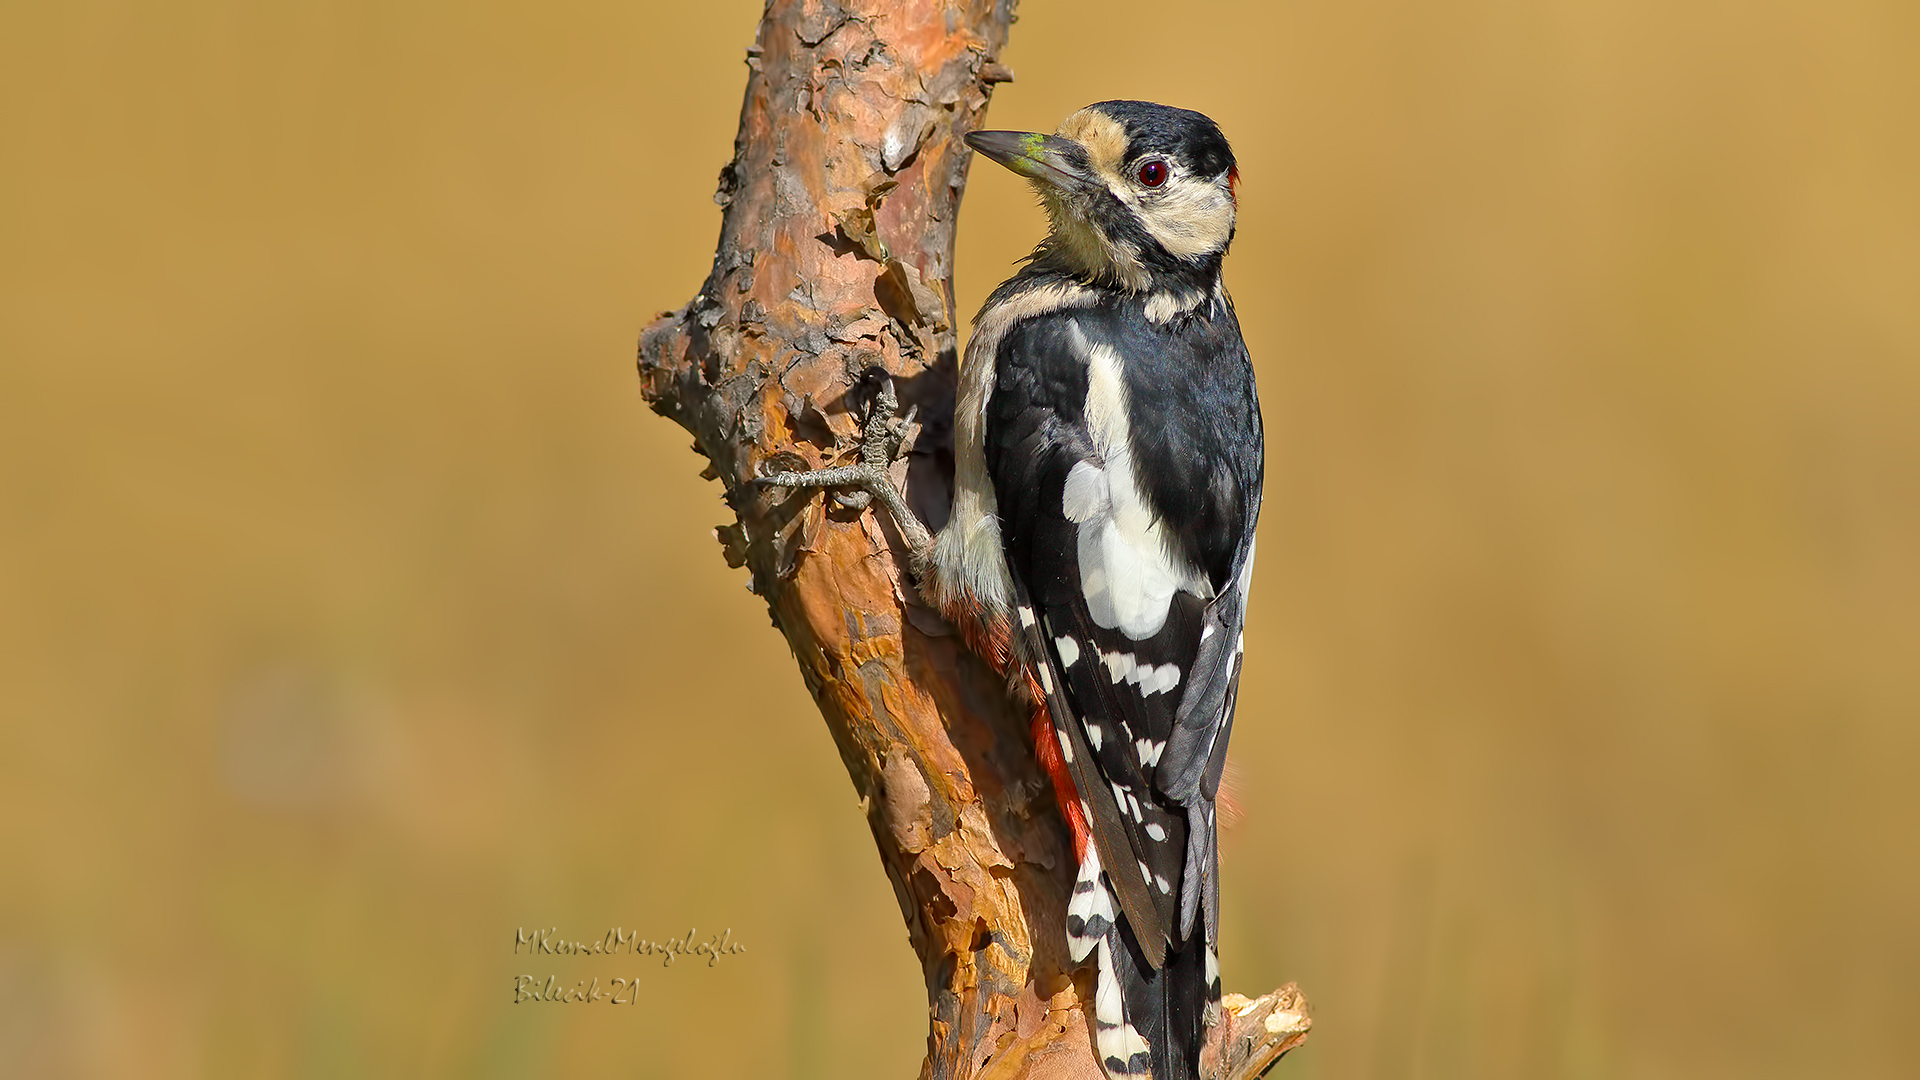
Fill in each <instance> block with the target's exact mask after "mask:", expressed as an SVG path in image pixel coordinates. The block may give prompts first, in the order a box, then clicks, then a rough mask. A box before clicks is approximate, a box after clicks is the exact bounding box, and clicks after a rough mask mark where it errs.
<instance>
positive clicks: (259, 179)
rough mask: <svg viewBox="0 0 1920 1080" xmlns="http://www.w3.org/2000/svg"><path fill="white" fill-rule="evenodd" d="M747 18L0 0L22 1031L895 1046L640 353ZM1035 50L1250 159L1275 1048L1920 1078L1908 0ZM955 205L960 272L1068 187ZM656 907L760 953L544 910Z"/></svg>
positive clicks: (339, 1065)
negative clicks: (541, 989) (1293, 986)
mask: <svg viewBox="0 0 1920 1080" xmlns="http://www.w3.org/2000/svg"><path fill="white" fill-rule="evenodd" d="M758 7H759V5H757V4H754V3H751V2H747V0H729V2H726V3H718V2H712V0H709V2H705V3H700V4H692V3H681V4H669V3H645V2H642V3H632V2H628V3H605V2H594V0H556V2H553V3H549V4H544V5H525V4H521V5H508V4H495V3H479V4H473V3H460V4H456V3H447V2H432V0H394V2H389V3H350V2H334V3H319V2H310V0H285V2H282V3H277V4H270V5H258V4H248V3H240V2H237V0H177V2H173V3H167V4H159V3H133V2H128V0H117V2H116V0H73V2H63V3H45V2H43V3H32V2H28V3H14V4H8V5H6V6H5V7H4V8H0V146H3V147H4V149H0V1075H4V1076H7V1077H21V1078H29V1077H31V1078H39V1077H156V1078H172V1077H198V1076H210V1077H301V1078H317V1077H362V1076H393V1077H506V1076H514V1077H524V1076H561V1077H614V1076H620V1077H666V1078H678V1077H702V1078H704V1077H715V1078H728V1077H748V1076H753V1077H762V1076H770V1077H795V1078H815V1077H907V1076H911V1075H912V1074H913V1073H914V1071H915V1070H916V1069H917V1067H918V1063H919V1059H920V1056H921V1052H922V1049H923V1045H924V1021H923V1016H924V1011H923V1009H924V1006H923V997H922V990H921V982H920V977H919V971H918V967H917V964H916V963H915V961H914V959H913V956H912V954H911V952H910V951H909V948H908V946H907V941H906V935H905V931H904V929H903V928H902V925H901V922H900V918H899V914H898V911H897V909H896V906H895V903H894V900H893V896H892V893H891V890H890V888H889V887H888V885H887V884H886V881H885V879H884V877H883V875H882V874H881V873H880V871H879V868H878V866H877V865H876V862H875V859H874V857H873V854H872V841H871V838H870V836H869V833H868V830H867V827H866V825H865V823H864V821H863V819H862V816H861V814H860V811H859V809H858V807H857V806H856V805H855V801H854V793H853V790H852V787H851V785H850V784H849V782H848V781H847V779H846V776H845V774H844V772H843V771H842V769H841V767H840V765H839V762H838V759H837V756H836V754H835V752H834V750H833V747H832V744H831V742H830V740H829V739H828V737H827V735H826V732H825V730H824V729H823V728H822V726H821V723H820V721H819V719H818V716H817V715H816V714H815V712H814V710H813V708H812V706H811V703H810V701H809V699H808V698H807V695H806V693H805V691H804V689H803V688H802V686H801V682H800V679H799V678H798V676H797V673H796V672H795V670H794V668H793V667H792V665H791V662H790V661H789V659H788V657H787V653H786V648H785V645H784V643H783V641H782V639H781V638H780V637H779V636H778V635H777V634H776V633H775V632H774V631H773V630H771V629H770V628H769V627H768V625H767V618H766V615H765V612H764V609H763V606H762V604H761V602H760V601H759V600H757V599H756V598H754V597H753V596H751V595H749V594H748V593H747V592H746V591H745V590H744V589H743V588H742V585H743V584H744V581H745V576H744V571H729V570H728V569H726V567H725V566H724V564H723V563H722V561H721V558H720V552H719V550H718V549H717V546H716V545H715V544H714V542H713V540H712V539H711V538H710V536H709V533H708V530H709V528H710V527H711V526H713V525H714V524H717V523H719V522H722V521H724V520H727V519H728V515H727V513H726V511H725V510H724V509H723V508H722V506H721V504H720V502H719V500H718V489H717V487H715V486H714V485H710V484H706V483H703V482H702V481H700V480H699V479H698V478H697V476H696V475H695V474H696V470H697V469H698V468H699V466H700V462H699V461H698V460H697V459H696V458H695V456H694V455H692V454H690V453H688V452H687V449H686V447H687V443H688V437H687V436H685V435H683V434H682V433H681V432H680V431H679V429H678V428H676V427H674V426H673V425H671V424H670V423H668V422H667V421H665V420H662V419H660V418H657V417H655V416H653V415H652V414H650V413H649V412H648V411H647V410H646V408H645V407H644V406H643V405H642V403H641V402H640V400H639V397H638V394H637V392H636V390H635V385H634V375H633V356H634V342H635V338H636V334H637V331H638V330H639V328H640V326H641V325H642V324H643V323H645V322H646V321H647V320H648V319H649V318H651V317H652V316H653V314H654V313H655V312H657V311H659V310H661V309H664V308H670V307H675V306H678V305H679V304H681V303H682V302H684V301H685V300H686V299H687V298H688V297H689V296H691V295H692V293H693V292H694V290H695V289H696V288H697V287H698V285H699V283H700V281H701V280H702V279H703V277H704V276H705V274H706V271H707V266H708V263H709V260H710V259H711V255H712V245H713V242H714V238H715V236H716V234H717V229H718V224H719V211H718V209H717V208H716V207H714V205H713V204H712V202H711V201H710V196H711V194H712V191H713V187H714V178H715V176H716V174H717V172H718V170H719V168H720V166H721V165H722V164H723V163H724V162H725V161H726V160H727V157H728V153H729V148H730V145H731V141H732V138H733V132H734V126H735V121H736V119H737V117H738V112H739V106H740V96H741V90H742V87H743V85H744V76H745V68H744V67H743V66H742V64H741V60H742V58H743V56H744V49H745V47H746V46H747V45H748V44H749V43H750V42H751V40H752V38H753V33H754V27H755V23H756V20H757V18H758V15H759V11H758ZM1004 59H1005V60H1006V62H1007V63H1008V64H1009V65H1010V66H1011V67H1013V68H1014V70H1015V71H1016V73H1017V74H1018V81H1017V82H1015V83H1013V84H1011V85H1009V86H1005V87H1002V88H1000V89H999V91H998V92H997V94H996V97H995V101H994V105H993V108H992V110H991V112H990V114H989V117H988V120H989V122H990V123H991V124H992V125H993V126H998V127H1015V128H1039V129H1051V128H1052V127H1053V126H1054V124H1056V123H1057V122H1058V121H1059V119H1060V118H1061V117H1063V116H1064V115H1066V114H1067V113H1068V112H1070V111H1072V110H1073V109H1075V108H1078V107H1079V106H1081V105H1084V104H1086V103H1088V102H1090V101H1095V100H1099V99H1103V98H1109V97H1120V96H1127V97H1144V98H1152V99H1157V100H1162V101H1166V102H1170V103H1174V104H1179V105H1184V106H1189V107H1193V108H1197V109H1201V110H1203V111H1205V112H1208V113H1210V114H1211V115H1213V116H1214V117H1215V118H1216V119H1218V120H1219V121H1220V123H1221V124H1222V125H1223V127H1224V128H1225V130H1226V131H1227V133H1228V135H1229V136H1230V137H1231V138H1232V139H1233V141H1234V144H1235V146H1236V148H1237V149H1238V151H1239V154H1240V157H1241V162H1242V173H1243V176H1244V182H1243V184H1242V185H1241V201H1242V207H1243V215H1242V218H1241V224H1240V233H1239V241H1238V243H1237V246H1236V248H1235V252H1234V255H1233V257H1232V259H1231V260H1230V261H1229V280H1230V284H1231V285H1232V287H1233V289H1234V294H1235V297H1236V299H1237V301H1238V307H1239V311H1240V315H1241V318H1242V320H1243V323H1244V325H1245V329H1246V333H1247V337H1248V339H1249V341H1250V343H1251V346H1252V349H1253V353H1254V356H1255V358H1256V361H1257V363H1258V365H1259V371H1260V378H1261V387H1262V391H1263V395H1264V404H1265V408H1266V415H1267V423H1268V432H1269V457H1270V465H1269V472H1268V486H1267V494H1268V502H1267V507H1268V509H1267V513H1266V517H1265V519H1264V521H1263V522H1262V538H1261V545H1260V550H1261V555H1262V558H1261V560H1260V566H1259V577H1258V586H1257V588H1256V590H1255V595H1256V601H1255V605H1254V612H1253V617H1252V626H1251V629H1250V632H1249V634H1248V642H1249V650H1250V660H1249V672H1248V675H1247V680H1246V684H1245V686H1244V687H1243V695H1242V702H1241V710H1242V711H1241V721H1240V724H1239V725H1238V728H1237V737H1236V741H1235V759H1234V760H1235V762H1236V768H1237V770H1238V776H1239V794H1240V799H1241V802H1242V803H1243V805H1244V807H1245V815H1244V818H1243V819H1242V820H1241V822H1240V823H1239V824H1238V826H1237V827H1235V828H1234V829H1233V830H1232V831H1231V832H1230V833H1229V834H1228V835H1227V837H1226V841H1225V847H1226V850H1225V860H1226V868H1225V871H1224V880H1225V922H1226V925H1225V929H1224V949H1223V964H1224V967H1225V969H1226V981H1227V984H1228V986H1229V988H1230V989H1237V990H1240V991H1244V992H1248V993H1258V992H1260V991H1263V990H1266V989H1270V988H1272V987H1273V986H1275V985H1277V984H1279V983H1281V982H1283V981H1287V980H1298V981H1299V982H1300V983H1301V985H1302V986H1303V987H1304V988H1305V989H1306V990H1307V992H1308V993H1309V995H1310V996H1311V998H1312V1000H1313V1002H1314V1005H1315V1007H1316V1012H1317V1017H1318V1023H1317V1026H1316V1028H1315V1032H1314V1035H1313V1038H1312V1040H1311V1041H1310V1042H1309V1043H1308V1044H1307V1046H1306V1047H1305V1049H1303V1050H1301V1051H1299V1052H1297V1053H1296V1054H1294V1055H1292V1056H1290V1057H1289V1058H1288V1059H1287V1060H1286V1061H1285V1062H1284V1063H1282V1065H1281V1066H1280V1068H1279V1070H1278V1071H1277V1072H1276V1073H1275V1075H1276V1076H1286V1077H1293V1078H1296V1080H1336V1078H1338V1080H1386V1078H1400V1077H1416V1078H1507V1077H1511V1078H1533V1077H1569V1078H1612V1077H1632V1078H1668V1077H1674V1078H1682V1077H1685V1078H1692V1077H1741V1078H1763V1077H1804V1076H1823V1077H1860V1078H1878V1077H1912V1076H1915V1075H1920V1044H1916V1042H1915V1041H1914V1039H1913V1038H1912V1036H1911V1030H1912V1029H1911V1025H1912V1024H1913V1022H1914V1021H1915V1019H1916V1018H1920V989H1917V987H1920V982H1917V981H1916V980H1915V979H1914V977H1913V972H1914V971H1915V970H1916V968H1920V844H1916V839H1915V831H1916V827H1920V794H1917V793H1916V790H1915V788H1916V781H1915V772H1916V765H1917V764H1920V722H1917V721H1920V662H1916V661H1917V659H1920V138H1916V133H1920V7H1916V6H1915V5H1914V4H1912V3H1910V2H1904V0H1883V2H1874V0H1833V2H1826V3H1815V2H1812V0H1799V2H1776V3H1767V2H1760V3H1748V4H1727V3H1712V4H1709V3H1689V4H1673V3H1665V2H1652V0H1564V2H1559V3H1550V4H1533V3H1520V2H1516V0H1451V2H1448V3H1444V4H1439V5H1434V4H1414V3H1405V2H1393V0H1383V2H1366V0H1363V2H1360V3H1333V2H1330V0H1296V2H1292V3H1287V4H1266V3H1259V2H1252V0H1248V2H1241V3H1203V2H1193V3H1184V4H1178V5H1171V6H1169V5H1166V4H1163V3H1132V2H1129V3H1099V4H1095V3H1090V2H1089V3H1067V2H1064V0H1052V2H1049V0H1028V2H1027V3H1025V4H1024V5H1023V6H1022V9H1021V19H1020V22H1019V24H1018V25H1017V26H1016V27H1015V28H1014V32H1013V38H1012V43H1011V46H1010V47H1009V49H1008V50H1007V53H1006V54H1005V57H1004ZM975 177H976V182H975V183H974V185H973V187H972V190H971V191H970V192H969V197H968V201H967V204H966V211H965V214H964V216H963V218H962V222H961V235H962V239H961V246H960V257H959V266H960V274H961V278H960V284H959V290H960V298H961V304H962V307H963V308H965V309H967V310H969V311H971V310H973V309H974V308H976V307H977V305H978V304H979V302H980V301H981V299H982V298H983V297H984V296H985V294H986V292H987V290H988V289H990V288H991V287H992V285H993V284H994V283H996V282H997V281H999V280H1000V279H1001V278H1003V277H1005V276H1006V275H1007V274H1008V273H1010V272H1011V270H1012V266H1013V262H1014V260H1015V258H1016V257H1017V256H1018V255H1020V254H1022V253H1024V251H1025V250H1026V249H1027V248H1028V247H1029V246H1031V244H1032V243H1033V242H1034V240H1036V239H1037V238H1038V236H1039V234H1040V232H1041V229H1042V227H1043V224H1042V219H1041V216H1040V214H1039V213H1038V211H1037V209H1036V208H1035V207H1034V206H1033V205H1032V202H1031V199H1030V197H1029V196H1028V195H1027V194H1026V192H1025V191H1024V190H1023V189H1022V188H1021V187H1020V185H1019V184H1018V183H1017V182H1016V181H1015V180H1014V179H1013V178H1012V177H1011V176H1010V175H1009V174H1006V173H1004V172H1002V171H1000V170H997V169H992V168H990V167H983V168H981V169H978V170H976V171H975ZM613 926H620V927H622V928H624V929H626V930H628V931H639V932H640V933H642V934H643V935H645V936H646V937H648V938H653V939H663V938H666V937H668V936H672V935H679V934H682V933H684V932H685V931H686V930H687V929H688V928H689V927H692V928H696V930H697V931H698V934H699V935H700V936H702V937H704V936H705V935H707V934H709V933H713V932H718V931H720V930H723V929H728V928H730V929H731V931H732V933H733V937H734V940H736V941H738V942H741V943H743V944H744V945H745V946H746V950H747V951H746V952H744V953H740V954H737V955H735V956H730V957H727V958H726V959H724V960H723V961H722V962H721V963H720V964H719V965H717V966H715V967H713V968H707V967H702V966H699V965H698V964H695V963H689V962H684V961H683V962H680V963H676V964H675V965H674V966H673V967H671V968H665V969H663V968H660V967H657V966H654V964H655V963H656V962H653V961H649V962H642V958H631V957H627V958H618V959H615V958H605V957H593V958H587V957H541V958H539V959H538V960H533V959H530V958H528V957H527V956H526V955H524V953H523V954H522V955H519V956H516V955H515V954H514V951H513V942H514V936H515V932H516V929H522V928H524V929H533V928H541V927H558V928H560V933H561V936H563V937H569V938H593V937H598V936H599V935H600V934H602V933H604V932H605V931H606V930H607V929H608V928H610V927H613ZM519 974H529V975H535V976H537V977H539V978H540V979H542V980H544V979H545V978H546V977H547V976H549V975H551V976H555V977H556V978H557V979H558V980H559V982H560V984H561V985H567V984H570V983H572V982H574V981H576V980H582V979H589V978H597V979H599V980H600V982H601V984H602V985H603V986H604V985H605V984H607V983H609V982H610V981H611V980H612V979H614V978H637V980H638V985H639V988H640V989H639V992H638V998H637V1000H636V1001H635V1002H634V1003H633V1004H632V1005H628V1006H622V1007H612V1006H609V1005H608V1004H605V1003H600V1004H594V1005H591V1006H588V1005H577V1004H575V1005H560V1004H520V1005H515V1004H513V1003H512V986H513V978H514V976H516V975H519Z"/></svg>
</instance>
